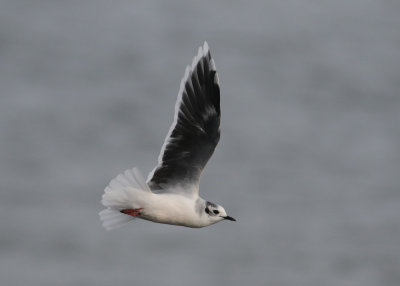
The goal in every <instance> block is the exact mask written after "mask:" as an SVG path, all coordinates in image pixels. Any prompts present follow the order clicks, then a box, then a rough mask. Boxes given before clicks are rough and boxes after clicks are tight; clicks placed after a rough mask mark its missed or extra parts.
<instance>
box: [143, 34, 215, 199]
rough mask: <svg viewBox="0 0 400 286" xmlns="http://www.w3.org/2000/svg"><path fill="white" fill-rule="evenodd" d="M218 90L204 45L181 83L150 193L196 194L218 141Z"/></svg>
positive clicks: (212, 61)
mask: <svg viewBox="0 0 400 286" xmlns="http://www.w3.org/2000/svg"><path fill="white" fill-rule="evenodd" d="M220 116H221V111H220V90H219V82H218V76H217V71H216V68H215V63H214V60H213V59H212V58H211V54H210V50H209V48H208V45H207V42H205V43H204V45H203V47H200V48H199V51H198V54H197V56H196V57H195V58H194V59H193V62H192V65H191V66H188V67H187V68H186V71H185V75H184V77H183V78H182V81H181V87H180V90H179V94H178V99H177V101H176V105H175V116H174V121H173V123H172V125H171V128H170V130H169V132H168V134H167V137H166V138H165V141H164V145H163V146H162V148H161V152H160V155H159V157H158V165H157V166H156V167H155V168H154V170H153V171H152V172H151V173H150V174H149V176H148V181H147V182H148V184H149V186H150V188H151V189H152V190H168V189H171V188H173V187H178V186H180V187H182V189H185V190H186V191H189V189H191V190H192V192H193V191H194V192H197V190H198V187H195V188H188V187H189V186H198V183H199V179H200V175H201V172H202V170H203V168H204V167H205V165H206V164H207V161H208V160H209V159H210V157H211V155H212V154H213V152H214V149H215V147H216V146H217V144H218V141H219V137H220Z"/></svg>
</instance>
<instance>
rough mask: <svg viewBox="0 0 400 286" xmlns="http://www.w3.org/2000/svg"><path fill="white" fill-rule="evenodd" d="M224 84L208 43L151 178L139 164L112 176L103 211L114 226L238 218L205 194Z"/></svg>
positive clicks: (192, 69) (185, 82)
mask: <svg viewBox="0 0 400 286" xmlns="http://www.w3.org/2000/svg"><path fill="white" fill-rule="evenodd" d="M220 118H221V110H220V88H219V80H218V75H217V71H216V67H215V63H214V60H213V59H212V57H211V53H210V49H209V47H208V44H207V42H204V45H203V46H202V47H200V48H199V50H198V53H197V56H195V57H194V59H193V61H192V64H191V66H187V67H186V71H185V74H184V76H183V78H182V81H181V85H180V90H179V93H178V99H177V101H176V104H175V115H174V120H173V123H172V125H171V127H170V129H169V131H168V134H167V136H166V138H165V141H164V144H163V146H162V148H161V152H160V155H159V157H158V164H157V166H156V167H155V168H154V169H153V171H152V172H150V174H149V175H148V178H147V181H145V179H144V177H143V176H142V175H141V173H140V172H139V170H138V169H137V168H133V169H129V170H126V171H125V172H123V173H121V174H119V175H118V176H117V177H116V178H114V179H113V180H111V182H110V184H109V185H108V186H107V187H106V188H105V190H104V194H103V196H102V204H103V205H104V206H105V207H106V208H105V209H104V210H102V211H101V212H100V213H99V215H100V219H101V221H102V223H103V226H104V227H105V228H106V229H107V230H109V229H113V228H116V227H119V226H121V225H123V224H125V223H127V222H129V221H131V220H133V219H135V218H141V219H144V220H148V221H152V222H157V223H164V224H171V225H180V226H185V227H192V228H200V227H205V226H208V225H212V224H214V223H217V222H219V221H222V220H231V221H235V219H234V218H232V217H230V216H228V215H227V213H226V211H225V209H224V208H223V207H222V206H220V205H218V204H215V203H212V202H209V201H207V200H204V199H202V198H201V197H200V196H199V181H200V175H201V173H202V171H203V169H204V167H205V165H206V164H207V162H208V160H209V159H210V157H211V155H212V154H213V153H214V149H215V147H216V146H217V144H218V141H219V138H220Z"/></svg>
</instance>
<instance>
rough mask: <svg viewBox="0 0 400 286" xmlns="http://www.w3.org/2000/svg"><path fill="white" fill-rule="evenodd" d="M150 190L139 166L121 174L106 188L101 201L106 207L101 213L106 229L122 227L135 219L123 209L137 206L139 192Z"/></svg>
mask: <svg viewBox="0 0 400 286" xmlns="http://www.w3.org/2000/svg"><path fill="white" fill-rule="evenodd" d="M143 192H150V193H151V190H150V188H149V186H148V185H147V183H146V181H145V179H144V177H143V176H142V175H141V173H140V172H139V170H138V169H137V168H133V169H130V170H126V171H125V172H124V173H122V174H119V175H118V176H117V177H115V178H114V179H113V180H111V182H110V184H109V185H108V186H107V187H106V188H105V190H104V194H103V197H102V200H101V203H102V204H103V205H104V206H105V207H106V209H104V210H102V211H101V212H100V213H99V216H100V220H101V221H102V222H103V226H104V228H105V229H107V230H110V229H113V228H117V227H120V226H122V225H124V224H126V223H127V222H129V221H131V220H133V219H134V217H133V216H129V215H126V214H123V213H121V212H120V211H121V210H123V209H130V208H136V207H139V206H136V200H137V197H138V194H140V193H143Z"/></svg>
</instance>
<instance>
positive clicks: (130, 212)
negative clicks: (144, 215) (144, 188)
mask: <svg viewBox="0 0 400 286" xmlns="http://www.w3.org/2000/svg"><path fill="white" fill-rule="evenodd" d="M142 209H143V208H139V209H126V210H121V211H120V212H121V213H123V214H127V215H131V216H139V215H140V211H141V210H142Z"/></svg>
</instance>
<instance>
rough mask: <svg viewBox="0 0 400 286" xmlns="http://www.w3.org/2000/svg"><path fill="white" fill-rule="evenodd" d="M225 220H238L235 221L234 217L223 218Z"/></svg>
mask: <svg viewBox="0 0 400 286" xmlns="http://www.w3.org/2000/svg"><path fill="white" fill-rule="evenodd" d="M223 218H224V219H227V220H231V221H236V219H234V218H233V217H231V216H228V215H227V216H223Z"/></svg>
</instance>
